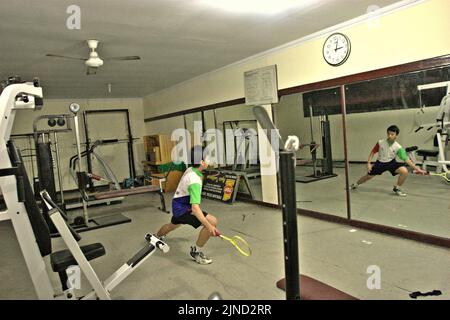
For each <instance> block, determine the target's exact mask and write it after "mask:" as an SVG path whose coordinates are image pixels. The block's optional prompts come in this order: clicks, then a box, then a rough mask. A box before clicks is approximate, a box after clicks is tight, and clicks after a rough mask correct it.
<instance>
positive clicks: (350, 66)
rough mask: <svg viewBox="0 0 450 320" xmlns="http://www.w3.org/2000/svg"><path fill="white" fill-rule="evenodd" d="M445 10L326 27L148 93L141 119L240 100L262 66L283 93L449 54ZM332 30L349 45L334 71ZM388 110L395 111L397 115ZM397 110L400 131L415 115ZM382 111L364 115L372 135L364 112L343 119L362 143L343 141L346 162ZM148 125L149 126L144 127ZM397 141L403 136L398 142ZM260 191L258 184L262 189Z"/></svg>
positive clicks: (438, 3)
mask: <svg viewBox="0 0 450 320" xmlns="http://www.w3.org/2000/svg"><path fill="white" fill-rule="evenodd" d="M449 10H450V1H448V0H428V1H423V2H418V3H417V4H414V5H411V6H408V7H406V8H403V9H400V10H395V11H393V12H390V13H387V14H385V15H383V16H381V17H380V18H379V19H378V20H376V21H373V20H370V21H369V20H365V21H362V22H358V23H354V24H348V25H346V24H344V25H345V26H344V27H342V26H338V27H336V28H333V30H331V29H329V30H328V31H329V32H326V33H322V34H320V35H319V36H317V37H312V38H308V40H305V41H301V40H300V41H299V42H298V43H297V44H295V45H291V46H287V47H283V48H281V49H280V50H277V49H274V50H270V51H268V52H267V53H265V54H261V55H258V56H255V57H253V58H249V59H246V60H244V61H242V62H239V63H235V64H233V65H230V66H228V67H224V68H222V69H219V70H216V71H214V72H211V73H208V74H205V75H202V76H200V77H197V78H195V79H192V80H190V81H186V82H184V83H181V84H179V85H176V86H174V87H172V88H169V89H166V90H163V91H160V92H157V93H154V94H152V95H148V96H146V97H144V114H145V117H153V116H157V115H163V114H167V113H171V112H176V111H180V110H186V109H191V108H195V107H199V106H204V105H209V104H213V103H218V102H222V101H228V100H233V99H236V98H241V97H243V96H244V84H243V73H244V72H245V71H248V70H252V69H256V68H259V67H264V66H268V65H273V64H276V65H277V70H278V84H279V88H280V89H283V88H288V87H293V86H298V85H302V84H307V83H312V82H318V81H323V80H327V79H333V78H337V77H342V76H346V75H351V74H356V73H360V72H364V71H370V70H375V69H380V68H384V67H389V66H394V65H398V64H403V63H408V62H413V61H418V60H422V59H427V58H432V57H437V56H441V55H445V54H449V53H450V41H448V30H450V19H449V18H448V12H449ZM332 31H339V32H343V33H345V34H346V35H347V36H348V37H349V38H350V40H351V43H352V52H351V55H350V58H349V60H348V61H347V62H346V63H345V64H344V65H342V66H340V67H331V66H329V65H328V64H326V63H325V61H324V60H323V57H322V46H323V43H324V41H325V39H326V37H327V36H328V35H329V34H330V33H331V32H332ZM286 108H289V107H286ZM288 110H289V109H284V111H286V112H287V113H285V115H282V116H281V117H284V118H285V119H286V118H289V113H290V112H292V115H293V116H295V117H299V116H300V114H299V112H300V111H299V110H294V109H290V110H289V111H288ZM392 112H396V113H398V111H392ZM403 112H404V114H405V117H404V118H403V117H401V118H399V119H398V120H397V121H400V123H399V122H397V123H398V125H399V126H401V127H402V128H403V129H402V133H404V132H407V131H410V130H411V126H412V124H411V117H412V116H413V114H412V113H414V112H416V111H415V110H407V111H403ZM388 113H389V112H380V113H373V114H374V115H372V114H370V117H371V118H370V120H367V121H368V123H370V125H374V128H376V131H374V130H364V133H361V127H360V126H359V124H363V123H364V121H362V120H361V118H365V117H366V118H365V119H367V114H359V115H350V116H349V117H348V118H349V120H348V121H349V136H352V137H355V136H357V135H356V134H363V135H364V139H365V142H364V143H362V146H363V147H361V144H360V143H358V142H357V141H355V140H354V139H353V138H352V139H350V140H349V145H350V150H349V155H350V158H351V160H359V159H360V158H361V159H364V158H365V157H366V154H367V152H368V151H367V148H368V147H366V145H368V144H372V143H373V140H374V139H378V138H377V137H378V136H379V135H380V134H381V135H383V134H384V130H385V128H384V127H385V122H386V120H385V119H386V115H388ZM292 118H293V117H292ZM332 118H333V119H332V136H333V139H335V143H334V144H336V145H338V144H340V143H341V142H340V139H342V138H341V135H342V133H341V130H342V129H341V124H340V119H338V118H339V117H332ZM358 120H359V121H358ZM403 121H404V122H403ZM148 126H149V124H147V128H148ZM288 127H290V128H293V129H294V130H297V131H298V130H299V131H298V132H299V135H301V136H302V135H303V136H306V137H308V140H309V133H305V132H304V130H303V129H300V128H297V127H296V125H295V123H291V124H289V125H288ZM303 127H305V126H303ZM355 133H356V134H355ZM403 137H404V135H402V139H403ZM424 139H425V140H426V139H427V138H424ZM410 142H413V141H409V138H408V139H405V140H403V141H402V143H403V144H404V145H408V144H410ZM333 149H334V156H335V157H336V158H343V155H342V154H340V153H339V150H337V148H336V147H334V146H333ZM266 187H267V186H266ZM266 187H265V186H264V185H263V188H266Z"/></svg>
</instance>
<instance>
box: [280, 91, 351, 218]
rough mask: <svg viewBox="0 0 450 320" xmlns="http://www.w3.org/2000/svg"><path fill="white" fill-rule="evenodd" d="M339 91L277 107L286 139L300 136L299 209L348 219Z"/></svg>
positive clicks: (286, 100)
mask: <svg viewBox="0 0 450 320" xmlns="http://www.w3.org/2000/svg"><path fill="white" fill-rule="evenodd" d="M339 102H340V91H339V88H326V89H322V90H317V91H314V92H302V93H296V94H291V95H285V96H282V97H281V99H280V101H279V103H278V104H276V105H274V109H273V110H274V118H275V122H276V126H277V127H278V129H279V130H280V134H281V136H282V137H287V136H288V135H296V136H298V137H299V139H300V142H301V144H302V145H303V148H301V149H300V150H299V151H298V152H297V165H296V177H295V178H296V179H295V180H296V192H297V208H299V209H303V210H309V211H315V212H321V213H327V214H331V215H335V216H339V217H343V218H346V217H347V202H346V191H345V166H344V160H345V159H344V158H345V157H344V151H343V150H344V143H343V134H342V114H341V108H340V103H339Z"/></svg>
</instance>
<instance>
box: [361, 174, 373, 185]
mask: <svg viewBox="0 0 450 320" xmlns="http://www.w3.org/2000/svg"><path fill="white" fill-rule="evenodd" d="M373 177H375V176H371V175H370V174H366V175H365V176H363V177H361V178H360V179H359V180H358V182H357V184H363V183H364V182H367V181H369V180H370V179H372V178H373Z"/></svg>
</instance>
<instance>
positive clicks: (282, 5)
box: [202, 0, 318, 15]
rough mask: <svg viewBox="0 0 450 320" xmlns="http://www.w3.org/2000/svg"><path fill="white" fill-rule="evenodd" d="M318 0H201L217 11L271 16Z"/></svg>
mask: <svg viewBox="0 0 450 320" xmlns="http://www.w3.org/2000/svg"><path fill="white" fill-rule="evenodd" d="M317 1H318V0H202V2H203V3H205V4H207V5H211V6H215V7H217V8H219V9H222V10H225V11H231V12H237V13H254V14H264V15H271V14H277V13H281V12H283V11H286V10H288V9H292V8H302V7H303V8H304V7H307V6H309V5H311V4H314V3H316V2H317Z"/></svg>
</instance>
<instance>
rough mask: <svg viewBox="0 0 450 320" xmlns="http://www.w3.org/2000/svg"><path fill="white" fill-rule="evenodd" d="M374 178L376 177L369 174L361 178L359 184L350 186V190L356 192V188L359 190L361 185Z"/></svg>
mask: <svg viewBox="0 0 450 320" xmlns="http://www.w3.org/2000/svg"><path fill="white" fill-rule="evenodd" d="M373 177H375V176H371V175H369V174H366V175H365V176H363V177H361V178H359V180H358V182H356V183H354V184H352V185H351V186H350V189H352V190H355V189H356V188H358V186H359V185H360V184H363V183H364V182H367V181H369V180H370V179H372V178H373Z"/></svg>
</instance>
